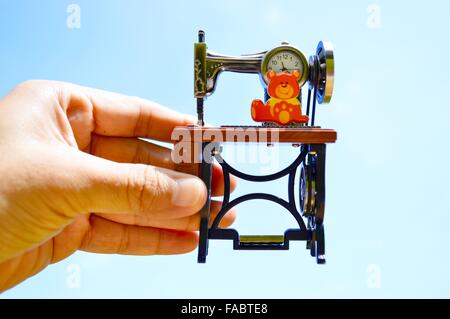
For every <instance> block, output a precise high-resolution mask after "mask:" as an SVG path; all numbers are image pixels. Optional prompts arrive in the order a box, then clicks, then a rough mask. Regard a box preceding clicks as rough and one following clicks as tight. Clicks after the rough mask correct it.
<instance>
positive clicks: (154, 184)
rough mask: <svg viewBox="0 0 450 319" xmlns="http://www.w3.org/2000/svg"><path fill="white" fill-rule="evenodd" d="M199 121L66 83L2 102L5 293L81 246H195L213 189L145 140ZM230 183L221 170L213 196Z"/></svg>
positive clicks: (139, 249)
mask: <svg viewBox="0 0 450 319" xmlns="http://www.w3.org/2000/svg"><path fill="white" fill-rule="evenodd" d="M193 123H194V119H193V118H192V117H189V116H187V115H183V114H180V113H177V112H174V111H172V110H170V109H168V108H165V107H163V106H160V105H158V104H156V103H154V102H150V101H146V100H143V99H140V98H137V97H129V96H124V95H120V94H116V93H111V92H106V91H101V90H96V89H91V88H86V87H81V86H77V85H73V84H69V83H62V82H51V81H27V82H24V83H22V84H20V85H18V86H17V87H16V88H15V89H14V90H13V91H12V92H10V93H9V94H8V95H7V96H5V97H4V98H3V99H2V100H0V154H1V156H0V291H4V290H6V289H8V288H11V287H13V286H14V285H16V284H18V283H20V282H21V281H23V280H25V279H26V278H28V277H30V276H33V275H34V274H36V273H38V272H40V271H41V270H43V269H44V268H45V267H47V266H48V265H49V264H51V263H55V262H58V261H60V260H62V259H64V258H67V257H68V256H70V255H71V254H73V253H74V252H75V251H77V250H83V251H87V252H93V253H106V254H126V255H164V254H181V253H187V252H190V251H192V250H193V249H195V248H196V246H197V240H198V234H197V232H196V231H197V230H198V226H199V220H200V219H199V213H198V211H199V210H200V209H201V207H202V206H203V204H204V202H205V200H206V188H205V185H204V184H203V182H202V181H201V180H200V179H199V178H197V177H194V176H191V175H186V174H183V173H179V172H175V171H174V169H175V168H176V167H175V164H174V163H173V162H172V161H171V150H170V149H168V148H164V147H161V146H158V145H156V144H152V143H149V142H146V141H142V140H141V139H138V138H137V137H144V138H149V139H154V140H158V141H165V142H169V141H170V135H171V132H172V130H173V129H174V127H175V126H178V125H188V124H193ZM222 177H223V175H222V171H221V169H220V166H214V168H213V182H212V195H213V196H218V195H221V194H223V183H222V182H221V181H222ZM231 184H232V188H233V189H234V186H235V179H232V183H231ZM220 204H221V203H220V202H217V201H213V202H212V208H211V210H212V214H213V215H215V214H217V212H218V211H219V209H220ZM234 218H235V213H234V211H231V212H229V213H228V214H226V215H225V217H224V219H223V220H222V223H221V226H222V227H226V226H229V225H230V224H231V223H232V222H233V220H234Z"/></svg>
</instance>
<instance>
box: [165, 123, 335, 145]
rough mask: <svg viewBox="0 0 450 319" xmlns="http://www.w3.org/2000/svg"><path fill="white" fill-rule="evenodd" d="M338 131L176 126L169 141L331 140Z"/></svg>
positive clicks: (293, 141) (319, 142)
mask: <svg viewBox="0 0 450 319" xmlns="http://www.w3.org/2000/svg"><path fill="white" fill-rule="evenodd" d="M336 139H337V133H336V131H335V130H332V129H324V128H318V127H302V128H291V127H280V128H278V127H276V128H275V127H261V126H222V127H200V126H177V127H176V128H175V129H174V131H173V133H172V142H174V143H177V142H191V143H192V142H194V143H195V142H199V143H201V142H234V143H239V142H246V143H248V142H255V143H262V142H264V143H299V144H323V143H334V142H336Z"/></svg>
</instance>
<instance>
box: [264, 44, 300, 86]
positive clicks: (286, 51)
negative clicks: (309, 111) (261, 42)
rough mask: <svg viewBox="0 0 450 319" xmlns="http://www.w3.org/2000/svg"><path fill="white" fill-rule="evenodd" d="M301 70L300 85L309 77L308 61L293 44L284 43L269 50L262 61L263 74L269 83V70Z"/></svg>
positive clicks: (265, 80)
mask: <svg viewBox="0 0 450 319" xmlns="http://www.w3.org/2000/svg"><path fill="white" fill-rule="evenodd" d="M270 70H273V71H275V72H277V73H278V72H283V71H286V72H292V71H294V70H297V71H299V72H300V79H299V80H298V83H299V85H300V86H302V85H303V84H305V82H306V80H307V79H308V61H307V60H306V57H305V56H304V55H303V53H302V52H301V51H300V50H298V49H296V48H294V47H291V46H288V45H282V46H279V47H276V48H274V49H272V50H270V51H268V52H267V53H266V54H265V56H264V58H263V59H262V62H261V76H262V79H263V81H264V82H265V83H266V84H268V83H269V80H268V79H267V72H269V71H270Z"/></svg>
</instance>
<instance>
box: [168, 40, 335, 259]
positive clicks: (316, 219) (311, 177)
mask: <svg viewBox="0 0 450 319" xmlns="http://www.w3.org/2000/svg"><path fill="white" fill-rule="evenodd" d="M225 71H230V72H236V73H254V74H258V75H259V77H260V80H261V83H262V86H263V93H264V94H262V96H263V99H262V100H261V99H254V100H253V101H251V102H250V101H249V108H248V110H249V115H250V116H251V118H252V119H253V121H255V122H257V125H255V124H252V125H246V126H236V125H223V126H220V127H206V126H204V101H205V99H206V98H207V96H209V95H211V94H213V92H214V90H215V88H216V86H217V79H218V76H219V74H220V73H221V72H225ZM306 83H308V92H307V101H306V107H305V106H304V105H303V99H302V88H303V86H305V84H306ZM333 87H334V55H333V47H332V45H331V43H329V42H319V44H318V46H317V48H316V51H315V54H313V55H312V56H310V57H309V59H308V60H307V59H306V57H305V55H304V54H303V53H302V52H301V51H300V50H299V49H297V48H295V47H294V46H291V45H290V44H288V43H286V42H283V43H281V45H280V46H277V47H275V48H272V49H270V50H268V51H264V52H260V53H256V54H246V55H241V56H230V55H223V54H217V53H213V52H211V51H209V50H208V49H207V46H206V43H205V33H204V32H203V31H199V34H198V42H197V43H195V44H194V96H195V98H196V101H197V103H196V104H197V105H196V106H197V124H196V125H191V126H183V127H176V128H175V130H174V131H173V134H172V141H173V142H174V143H175V151H174V156H173V159H174V161H175V162H176V163H177V164H178V165H177V169H178V170H180V171H183V172H185V173H189V174H193V175H196V176H199V177H200V178H201V179H202V180H203V182H204V183H205V185H206V188H207V191H208V196H207V201H206V203H205V205H204V207H203V208H202V210H201V211H200V217H201V219H200V236H199V248H198V262H200V263H204V262H205V261H206V256H207V255H208V243H209V240H230V241H232V242H233V248H234V249H235V250H287V249H289V243H290V241H305V242H306V248H307V249H308V250H309V251H310V254H311V256H314V257H316V261H317V263H319V264H323V263H325V229H324V218H325V153H326V145H327V144H329V143H335V142H336V139H337V133H336V131H334V130H332V129H324V128H321V127H320V126H318V125H316V123H315V114H316V104H317V103H318V104H325V103H329V102H330V100H331V97H332V94H333ZM232 107H233V105H231V106H230V109H231V108H232ZM237 109H242V106H237V105H236V110H237ZM250 142H252V143H261V144H263V145H267V146H270V145H274V144H276V143H279V144H283V143H284V144H290V145H292V146H293V151H294V152H298V155H297V157H296V159H295V160H294V161H293V162H292V163H291V164H290V165H288V166H287V167H285V168H283V169H282V170H280V171H278V172H276V173H272V174H268V175H251V174H247V173H245V172H242V171H239V170H238V169H236V168H235V167H232V166H231V165H230V164H228V163H227V161H226V159H225V157H226V156H225V155H226V154H222V153H226V152H224V151H223V148H222V144H225V143H250ZM214 162H217V163H218V164H219V165H221V167H222V171H223V184H224V195H223V198H222V206H221V208H220V210H219V212H218V213H217V215H216V216H215V217H214V218H213V219H212V218H211V212H210V205H211V178H212V165H213V163H214ZM231 175H233V176H235V177H237V178H240V179H243V180H246V181H250V182H256V183H262V182H270V181H274V180H277V179H280V178H283V177H285V176H287V177H288V182H287V185H286V186H287V187H286V188H287V200H286V199H284V198H280V197H277V196H274V195H273V194H270V193H250V194H245V195H243V196H240V197H237V198H235V199H232V200H231V199H230V176H231ZM296 185H297V186H298V191H297V190H296ZM250 200H266V201H271V202H274V203H276V204H278V205H280V206H281V207H282V208H283V209H284V210H285V211H286V212H287V213H289V214H290V215H291V216H292V217H293V218H294V219H295V221H296V227H295V228H291V229H287V230H286V231H285V232H284V234H276V235H241V234H239V232H238V231H237V230H236V229H232V228H226V229H225V228H220V227H219V224H220V221H221V220H222V218H223V217H224V216H225V214H226V213H227V212H228V211H229V210H230V209H232V208H233V207H235V206H236V205H239V204H241V203H243V202H245V201H250ZM240 213H241V214H244V213H245V212H240ZM211 219H212V220H211Z"/></svg>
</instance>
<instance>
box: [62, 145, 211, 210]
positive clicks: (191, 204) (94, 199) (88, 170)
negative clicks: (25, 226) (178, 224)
mask: <svg viewBox="0 0 450 319" xmlns="http://www.w3.org/2000/svg"><path fill="white" fill-rule="evenodd" d="M65 156H66V157H67V156H69V157H70V158H69V159H66V162H67V164H66V167H67V171H66V172H64V174H71V176H72V181H71V193H70V194H67V195H70V196H69V197H70V198H72V205H78V206H80V205H81V209H82V211H85V212H92V211H93V212H98V213H128V214H138V215H148V216H152V217H154V218H180V217H183V216H190V215H193V214H195V213H197V212H198V211H199V210H200V209H201V208H202V207H203V205H204V203H205V201H206V187H205V184H204V183H203V182H202V181H201V180H200V179H199V178H198V177H195V176H192V175H187V174H183V173H179V172H175V171H172V170H168V169H164V168H158V167H154V166H150V165H143V164H121V163H115V162H112V161H108V160H105V159H101V158H99V157H96V156H92V155H89V154H86V153H83V152H80V151H77V150H71V149H66V151H65ZM55 174H56V173H55ZM60 175H61V174H60Z"/></svg>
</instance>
